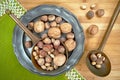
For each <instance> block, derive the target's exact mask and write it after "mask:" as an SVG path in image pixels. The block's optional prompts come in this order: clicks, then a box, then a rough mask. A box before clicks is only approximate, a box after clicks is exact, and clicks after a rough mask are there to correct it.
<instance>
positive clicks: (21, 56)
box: [13, 5, 85, 76]
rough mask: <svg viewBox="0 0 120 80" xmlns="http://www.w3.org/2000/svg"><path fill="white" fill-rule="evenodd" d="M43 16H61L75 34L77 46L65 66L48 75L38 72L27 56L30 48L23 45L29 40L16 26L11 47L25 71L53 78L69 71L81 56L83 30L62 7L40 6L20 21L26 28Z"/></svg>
mask: <svg viewBox="0 0 120 80" xmlns="http://www.w3.org/2000/svg"><path fill="white" fill-rule="evenodd" d="M44 14H54V15H57V16H61V17H62V18H63V19H64V20H66V21H67V22H69V23H70V24H72V26H73V32H74V34H75V40H76V41H77V46H76V48H75V49H74V50H73V52H72V54H71V56H70V57H69V59H68V61H67V62H66V64H65V65H64V66H62V67H60V68H59V69H57V70H55V71H52V72H51V71H50V72H48V73H44V72H40V71H38V70H37V69H36V68H35V67H34V65H33V64H32V61H31V59H30V56H29V55H30V54H31V53H30V52H31V50H32V48H30V49H29V50H26V49H25V48H24V45H23V42H24V40H26V41H27V40H29V38H28V37H27V36H26V35H25V34H24V32H23V31H22V29H20V28H19V27H18V25H16V27H15V28H14V33H13V47H14V52H15V55H16V57H17V59H18V61H19V62H20V64H21V65H22V66H23V67H25V68H26V69H27V70H29V71H31V72H33V73H36V74H39V75H45V76H55V75H58V74H61V73H63V72H66V71H68V70H70V69H71V68H73V66H74V65H75V64H76V63H77V62H78V61H79V59H80V58H81V56H82V54H83V50H84V39H85V37H84V33H83V29H82V27H81V25H80V23H79V22H78V20H77V18H76V17H75V16H74V15H73V14H72V13H71V12H69V11H68V10H66V9H64V8H63V7H59V6H55V5H40V6H37V7H35V8H33V9H31V10H29V11H27V12H26V13H25V14H24V15H23V16H22V17H21V19H20V20H21V22H22V23H23V24H24V25H25V26H27V24H28V23H29V22H30V21H32V20H33V19H35V18H37V17H39V16H41V15H44ZM24 38H25V39H24ZM28 54H29V55H28Z"/></svg>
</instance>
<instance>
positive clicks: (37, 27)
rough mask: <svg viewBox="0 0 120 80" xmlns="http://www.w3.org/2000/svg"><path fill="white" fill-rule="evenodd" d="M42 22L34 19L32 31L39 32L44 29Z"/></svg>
mask: <svg viewBox="0 0 120 80" xmlns="http://www.w3.org/2000/svg"><path fill="white" fill-rule="evenodd" d="M44 27H45V26H44V22H42V21H36V22H35V23H34V31H35V32H36V33H40V32H43V31H44Z"/></svg>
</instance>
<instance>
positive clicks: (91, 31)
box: [87, 25, 99, 35]
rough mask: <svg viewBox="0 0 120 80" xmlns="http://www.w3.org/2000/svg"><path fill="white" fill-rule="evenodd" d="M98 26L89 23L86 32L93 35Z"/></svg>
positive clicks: (96, 31)
mask: <svg viewBox="0 0 120 80" xmlns="http://www.w3.org/2000/svg"><path fill="white" fill-rule="evenodd" d="M98 30H99V29H98V26H97V25H90V26H89V27H88V29H87V32H88V33H89V34H90V35H95V34H97V33H98Z"/></svg>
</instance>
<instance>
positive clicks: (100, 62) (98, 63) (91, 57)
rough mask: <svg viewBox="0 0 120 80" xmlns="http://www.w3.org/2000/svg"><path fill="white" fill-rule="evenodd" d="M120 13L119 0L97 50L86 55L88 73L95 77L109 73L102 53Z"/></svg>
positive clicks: (108, 62) (105, 58)
mask: <svg viewBox="0 0 120 80" xmlns="http://www.w3.org/2000/svg"><path fill="white" fill-rule="evenodd" d="M119 12H120V0H119V1H118V4H117V6H116V8H115V11H114V13H113V16H112V18H111V21H110V23H109V25H108V28H107V31H106V33H105V35H104V37H103V40H102V42H101V44H100V46H99V48H98V49H97V50H92V51H90V52H89V53H88V55H87V58H86V62H87V66H88V68H89V69H90V71H91V72H92V73H93V74H95V75H97V76H101V77H104V76H107V75H108V74H109V73H110V71H111V63H110V60H109V59H108V57H107V56H106V55H105V53H104V52H102V50H103V47H104V46H105V43H106V41H107V39H108V37H109V34H110V32H111V30H112V28H113V25H114V23H115V20H116V18H117V16H118V14H119Z"/></svg>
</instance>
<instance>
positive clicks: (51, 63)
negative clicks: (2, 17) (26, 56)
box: [6, 10, 68, 73]
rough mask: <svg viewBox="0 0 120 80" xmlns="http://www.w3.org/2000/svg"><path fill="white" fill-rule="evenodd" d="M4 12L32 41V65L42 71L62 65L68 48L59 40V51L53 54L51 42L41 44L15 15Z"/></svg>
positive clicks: (40, 40) (65, 60)
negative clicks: (57, 53)
mask: <svg viewBox="0 0 120 80" xmlns="http://www.w3.org/2000/svg"><path fill="white" fill-rule="evenodd" d="M6 13H7V14H8V15H9V16H10V17H11V18H12V19H13V20H14V21H15V22H16V23H17V24H18V25H19V27H20V28H21V29H22V30H23V31H24V32H25V33H26V34H27V35H28V36H29V37H30V38H31V40H32V42H33V45H34V46H33V49H32V52H31V60H32V63H33V64H34V66H35V67H36V68H37V69H38V70H40V71H43V72H46V73H47V72H48V71H53V70H56V69H57V68H59V67H61V66H63V65H64V64H65V63H66V62H67V60H68V50H67V48H66V46H65V44H64V43H62V42H60V48H61V50H60V51H61V53H60V54H59V55H56V56H54V55H53V54H51V53H54V50H55V49H54V48H53V45H52V44H45V45H43V43H42V42H43V41H42V39H40V38H38V37H36V36H35V35H34V34H33V33H31V31H29V30H28V29H27V28H26V27H25V26H24V24H22V22H21V21H20V20H18V19H17V17H16V16H15V15H14V14H12V13H11V11H9V10H6Z"/></svg>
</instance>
